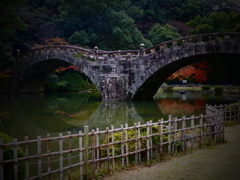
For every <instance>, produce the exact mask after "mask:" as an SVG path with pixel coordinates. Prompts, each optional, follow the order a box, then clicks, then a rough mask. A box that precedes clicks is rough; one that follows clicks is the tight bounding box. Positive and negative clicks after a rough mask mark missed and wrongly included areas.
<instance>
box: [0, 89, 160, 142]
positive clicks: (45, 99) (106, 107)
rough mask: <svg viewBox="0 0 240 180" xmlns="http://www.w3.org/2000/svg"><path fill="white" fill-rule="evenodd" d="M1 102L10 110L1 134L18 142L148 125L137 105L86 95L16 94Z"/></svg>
mask: <svg viewBox="0 0 240 180" xmlns="http://www.w3.org/2000/svg"><path fill="white" fill-rule="evenodd" d="M1 103H4V105H3V104H0V107H3V106H4V107H3V108H2V109H1V110H2V111H6V116H3V115H4V114H3V115H2V114H0V131H4V132H6V133H7V134H9V135H10V136H13V137H16V138H18V139H23V138H24V136H26V135H27V136H29V137H31V138H35V137H37V136H39V135H41V136H43V137H46V135H47V134H49V133H50V134H51V136H57V135H58V133H60V132H61V133H63V134H67V133H68V131H71V132H72V133H78V132H79V131H80V130H83V127H84V126H89V128H90V129H92V128H100V129H105V128H106V127H110V126H111V125H113V126H114V127H120V125H125V124H126V123H128V124H129V125H133V123H135V122H140V123H141V124H142V123H144V120H143V119H142V117H141V115H140V114H139V113H138V112H137V110H136V108H135V106H134V104H133V102H131V101H114V102H112V101H103V102H101V101H99V99H96V100H95V99H92V98H91V94H89V93H85V96H84V94H83V93H61V94H60V95H54V94H47V95H44V96H43V95H40V94H38V93H31V94H15V95H12V96H8V97H6V96H4V97H3V96H1ZM155 106H156V105H155ZM5 108H6V109H5ZM156 108H157V106H156ZM9 113H11V115H10V114H9ZM8 114H9V115H8Z"/></svg>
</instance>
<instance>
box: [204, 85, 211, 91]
mask: <svg viewBox="0 0 240 180" xmlns="http://www.w3.org/2000/svg"><path fill="white" fill-rule="evenodd" d="M210 88H211V87H210V86H209V85H203V86H202V90H204V91H207V90H210Z"/></svg>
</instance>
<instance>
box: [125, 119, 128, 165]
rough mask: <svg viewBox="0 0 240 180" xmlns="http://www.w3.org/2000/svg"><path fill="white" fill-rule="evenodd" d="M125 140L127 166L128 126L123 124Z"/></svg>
mask: <svg viewBox="0 0 240 180" xmlns="http://www.w3.org/2000/svg"><path fill="white" fill-rule="evenodd" d="M125 128H126V131H125V139H126V165H127V166H128V165H129V158H128V124H125Z"/></svg>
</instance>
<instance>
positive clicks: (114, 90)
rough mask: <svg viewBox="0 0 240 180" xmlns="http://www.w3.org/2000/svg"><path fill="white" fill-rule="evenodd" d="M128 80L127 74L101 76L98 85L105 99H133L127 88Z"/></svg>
mask: <svg viewBox="0 0 240 180" xmlns="http://www.w3.org/2000/svg"><path fill="white" fill-rule="evenodd" d="M127 82H128V81H127V77H126V76H125V75H122V76H121V75H120V76H117V75H111V76H105V77H100V82H99V83H97V84H98V85H97V86H98V90H99V91H100V92H101V95H102V98H103V99H104V100H131V94H130V93H129V92H128V90H127Z"/></svg>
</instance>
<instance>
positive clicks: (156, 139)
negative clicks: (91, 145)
mask: <svg viewBox="0 0 240 180" xmlns="http://www.w3.org/2000/svg"><path fill="white" fill-rule="evenodd" d="M163 131H166V129H163ZM126 132H127V133H128V139H134V138H135V132H134V130H133V129H130V130H128V131H124V138H125V135H126V134H125V133H126ZM152 133H153V134H156V133H158V126H152ZM140 134H141V137H143V136H146V135H147V128H146V127H141V129H140ZM167 138H168V136H167V135H163V141H164V142H166V141H167ZM146 140H147V138H142V139H141V149H143V148H146ZM120 141H121V132H117V133H114V142H120ZM106 142H107V141H106V139H105V140H104V142H103V144H106ZM109 142H112V136H110V137H109ZM134 143H135V142H134V141H130V142H128V150H129V152H133V151H134V150H135V144H134ZM124 145H125V143H124ZM152 145H153V146H155V145H159V136H158V135H156V136H153V137H152ZM114 149H115V155H120V154H121V144H120V143H119V144H115V145H114ZM102 150H103V151H102V152H101V156H102V157H105V156H106V154H107V152H106V151H104V148H103V149H102ZM109 150H110V155H111V156H112V146H110V147H109Z"/></svg>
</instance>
